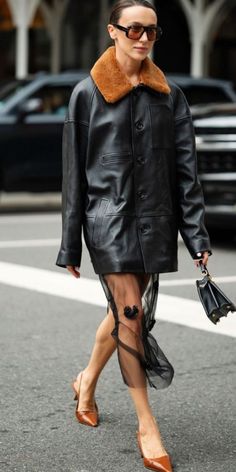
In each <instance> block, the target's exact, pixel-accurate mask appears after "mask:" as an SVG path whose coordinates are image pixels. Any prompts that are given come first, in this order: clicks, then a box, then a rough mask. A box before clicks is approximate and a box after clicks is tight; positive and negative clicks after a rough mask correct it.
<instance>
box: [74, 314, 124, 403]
mask: <svg viewBox="0 0 236 472" xmlns="http://www.w3.org/2000/svg"><path fill="white" fill-rule="evenodd" d="M113 329H114V316H113V314H112V311H111V309H109V311H108V314H107V316H106V317H105V318H104V320H103V321H102V322H101V324H100V325H99V327H98V329H97V332H96V337H95V344H94V347H93V350H92V353H91V356H90V360H89V363H88V365H87V367H86V368H85V369H84V370H83V382H81V388H80V398H79V399H80V401H79V408H80V409H83V408H90V407H91V408H92V407H93V404H94V392H95V388H96V384H97V381H98V377H99V375H100V373H101V371H102V369H103V368H104V367H105V365H106V363H107V362H108V360H109V359H110V357H111V356H112V354H113V352H114V351H115V350H116V347H117V343H116V341H115V340H114V338H113V337H112V336H111V332H112V330H113ZM75 386H76V385H75ZM78 387H79V385H78Z"/></svg>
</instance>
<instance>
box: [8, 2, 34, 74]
mask: <svg viewBox="0 0 236 472" xmlns="http://www.w3.org/2000/svg"><path fill="white" fill-rule="evenodd" d="M39 2H40V0H8V4H9V8H10V11H11V14H12V20H13V23H14V24H15V26H16V77H17V78H18V79H23V78H25V77H26V76H27V74H28V58H29V40H28V28H29V25H30V23H31V22H32V20H33V18H34V15H35V12H36V9H37V7H38V5H39Z"/></svg>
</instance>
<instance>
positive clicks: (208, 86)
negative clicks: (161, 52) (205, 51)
mask: <svg viewBox="0 0 236 472" xmlns="http://www.w3.org/2000/svg"><path fill="white" fill-rule="evenodd" d="M167 78H169V79H171V80H173V81H174V82H175V83H176V84H177V85H178V86H179V87H180V88H181V89H182V91H183V92H184V94H185V96H186V98H187V101H188V103H189V105H190V107H191V109H192V106H193V105H203V104H208V103H227V102H228V103H232V102H236V92H235V90H234V87H233V84H232V82H230V81H227V80H220V79H212V78H200V79H197V78H194V77H191V76H189V75H173V74H167Z"/></svg>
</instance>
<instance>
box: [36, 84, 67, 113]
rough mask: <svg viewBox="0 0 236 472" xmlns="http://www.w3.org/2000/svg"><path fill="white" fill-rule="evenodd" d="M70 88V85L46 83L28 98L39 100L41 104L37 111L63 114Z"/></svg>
mask: <svg viewBox="0 0 236 472" xmlns="http://www.w3.org/2000/svg"><path fill="white" fill-rule="evenodd" d="M72 88H73V86H72V85H56V86H53V85H47V86H45V87H42V88H40V89H39V90H37V92H35V93H34V94H33V95H31V97H30V98H37V99H40V100H41V102H42V105H41V107H40V111H39V112H38V113H46V114H53V115H65V113H66V110H67V106H68V103H69V99H70V95H71V92H72Z"/></svg>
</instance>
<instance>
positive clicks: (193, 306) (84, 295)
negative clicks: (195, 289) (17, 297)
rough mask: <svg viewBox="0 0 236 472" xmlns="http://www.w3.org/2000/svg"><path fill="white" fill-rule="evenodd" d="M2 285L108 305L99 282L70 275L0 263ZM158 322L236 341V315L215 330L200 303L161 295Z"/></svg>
mask: <svg viewBox="0 0 236 472" xmlns="http://www.w3.org/2000/svg"><path fill="white" fill-rule="evenodd" d="M0 282H1V283H3V284H6V285H10V286H13V287H20V288H24V289H28V290H33V291H36V292H40V293H46V294H49V295H54V296H57V297H62V298H68V299H71V300H77V301H80V302H83V303H88V304H90V305H96V306H101V307H106V305H107V301H106V298H105V294H104V292H103V289H102V287H101V284H100V281H99V280H92V279H87V278H85V277H82V278H81V279H79V280H78V279H76V278H74V277H73V276H72V275H70V274H69V273H63V274H60V273H58V272H53V271H49V270H44V269H35V268H33V267H27V266H22V265H19V264H12V263H8V262H0ZM156 318H157V319H159V320H162V321H168V322H170V323H176V324H180V325H184V326H188V327H190V328H196V329H200V330H204V331H209V332H211V333H215V334H223V335H226V336H231V337H236V313H230V314H229V315H228V317H227V318H223V319H221V321H220V323H219V324H218V325H217V326H215V325H213V323H211V321H210V320H208V319H207V317H206V315H205V312H204V310H203V308H202V305H201V303H200V302H198V301H194V300H188V299H185V298H180V297H174V296H170V295H164V294H161V293H160V294H159V297H158V304H157V312H156Z"/></svg>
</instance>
